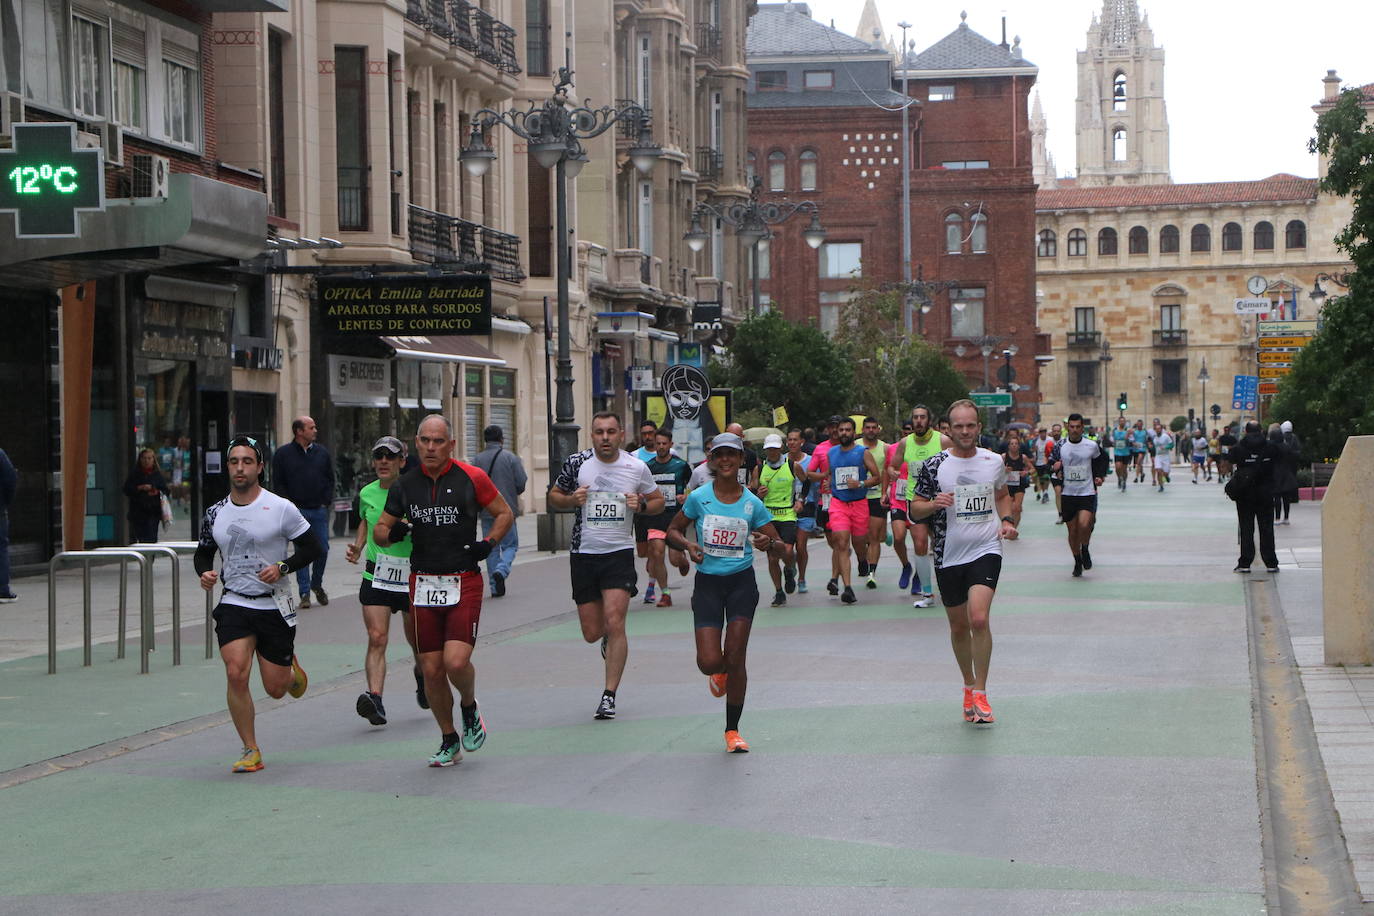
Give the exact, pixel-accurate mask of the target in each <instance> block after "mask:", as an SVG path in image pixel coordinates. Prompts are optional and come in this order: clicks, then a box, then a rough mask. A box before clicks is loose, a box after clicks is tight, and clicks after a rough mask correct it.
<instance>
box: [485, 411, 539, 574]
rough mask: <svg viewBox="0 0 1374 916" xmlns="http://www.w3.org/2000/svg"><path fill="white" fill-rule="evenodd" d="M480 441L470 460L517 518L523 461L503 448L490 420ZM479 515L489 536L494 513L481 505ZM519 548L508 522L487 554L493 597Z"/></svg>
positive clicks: (498, 430) (501, 436) (522, 489)
mask: <svg viewBox="0 0 1374 916" xmlns="http://www.w3.org/2000/svg"><path fill="white" fill-rule="evenodd" d="M482 441H483V443H485V446H486V447H485V448H483V449H482V451H480V452H478V453H477V455H476V457H474V458H473V459H472V463H473V465H474V466H476V467H477V468H479V469H481V470H483V471H486V472H487V476H488V477H490V478H491V482H492V483H493V484H495V485H496V490H497V492H498V493H500V494H501V498H502V499H504V500H505V501H506V505H507V506H509V507H510V509H511V512H513V513H514V514H515V516H516V517H517V518H518V517H519V516H520V494H521V493H524V492H525V484H526V483H528V482H529V475H527V474H526V473H525V465H524V464H523V463H522V462H521V461H520V456H519V455H517V454H515V453H514V452H508V451H506V448H505V436H504V434H503V432H502V430H501V427H499V426H496V425H494V424H493V425H492V426H488V427H487V428H486V429H484V430H482ZM481 518H482V537H484V538H489V537H490V536H491V529H492V526H493V525H495V524H496V517H495V516H494V515H492V514H491V513H490V512H488V511H487V510H485V509H483V510H482V516H481ZM519 549H520V536H519V535H518V534H517V533H516V530H515V524H514V522H512V523H511V526H510V530H509V531H507V532H506V536H505V537H503V538H502V539H501V542H500V543H499V544H497V545H496V546H495V548H494V549H493V550H492V552H491V556H489V557H487V578H489V579H490V580H491V596H492V597H493V598H500V597H501V596H503V595H504V594H505V593H506V580H507V579H509V578H510V570H511V565H512V564H514V563H515V552H516V551H517V550H519Z"/></svg>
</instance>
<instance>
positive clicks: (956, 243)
mask: <svg viewBox="0 0 1374 916" xmlns="http://www.w3.org/2000/svg"><path fill="white" fill-rule="evenodd" d="M963 250H964V218H963V216H961V215H959V214H958V213H951V214H949V215H948V216H946V217H945V253H946V254H959V253H960V252H962V251H963Z"/></svg>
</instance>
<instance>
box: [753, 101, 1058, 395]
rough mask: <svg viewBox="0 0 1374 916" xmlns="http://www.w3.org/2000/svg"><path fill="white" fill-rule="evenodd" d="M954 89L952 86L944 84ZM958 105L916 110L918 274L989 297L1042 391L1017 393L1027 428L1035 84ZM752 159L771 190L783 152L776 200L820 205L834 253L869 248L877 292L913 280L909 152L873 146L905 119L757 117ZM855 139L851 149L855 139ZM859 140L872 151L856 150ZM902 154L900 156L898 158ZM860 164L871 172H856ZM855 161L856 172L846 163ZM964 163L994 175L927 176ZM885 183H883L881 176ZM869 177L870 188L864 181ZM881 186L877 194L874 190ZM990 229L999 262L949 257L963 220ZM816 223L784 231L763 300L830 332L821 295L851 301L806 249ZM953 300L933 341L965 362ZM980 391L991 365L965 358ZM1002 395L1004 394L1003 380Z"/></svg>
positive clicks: (994, 315)
mask: <svg viewBox="0 0 1374 916" xmlns="http://www.w3.org/2000/svg"><path fill="white" fill-rule="evenodd" d="M939 82H940V84H941V85H947V84H948V81H939ZM953 82H954V83H955V85H956V89H955V98H954V100H953V101H949V102H937V103H933V104H926V105H923V106H921V107H915V108H913V109H912V110H911V114H912V116H913V130H914V129H915V125H916V124H917V123H919V124H920V127H921V129H920V136H921V139H922V147H923V150H922V151H921V153H920V154H919V156H920V158H916V159H915V160H914V161H915V162H916V163H917V165H918V168H916V169H915V170H914V171H913V173H912V180H911V230H912V231H911V237H912V272H913V274H915V272H916V269H917V267H918V266H919V267H921V268H922V269H923V271H924V276H925V278H926V279H931V280H958V281H959V282H960V283H961V284H963V285H967V286H983V287H985V288H986V290H987V299H986V303H987V304H986V307H985V311H984V331H985V333H987V334H992V335H996V336H998V337H1002V338H1005V339H1006V340H1007V341H1008V342H1013V341H1014V342H1015V343H1016V344H1017V345H1018V346H1019V348H1020V352H1019V353H1018V354H1017V356H1015V357H1014V358H1013V360H1012V365H1013V367H1014V368H1015V369H1016V373H1017V378H1016V380H1017V382H1018V383H1019V384H1029V385H1031V386H1032V390H1030V391H1022V392H1018V393H1017V398H1016V400H1017V404H1018V408H1019V409H1018V410H1017V417H1018V418H1019V419H1027V418H1029V417H1031V416H1033V415H1034V413H1035V408H1034V407H1031V406H1027V405H1030V404H1034V403H1036V402H1038V401H1039V386H1038V379H1037V378H1036V370H1037V366H1036V363H1035V361H1034V354H1035V352H1036V327H1035V249H1034V235H1035V185H1034V183H1033V182H1032V180H1031V172H1030V133H1029V129H1028V125H1027V123H1026V111H1027V95H1028V93H1029V91H1030V87H1031V84H1032V82H1033V81H1032V80H1029V79H1026V78H1017V79H1016V80H1015V83H1016V85H1015V87H1014V89H1013V85H1012V83H1013V80H1012V79H1011V78H1006V79H1000V80H964V81H953ZM973 83H991V84H997V85H996V89H997V94H989V93H986V92H985V93H981V94H976V93H975V92H974V90H973V88H972V86H971V85H970V84H973ZM910 92H911V95H912V96H914V97H916V98H919V99H924V98H925V96H926V87H925V85H924V84H923V83H920V82H913V83H912V84H911V87H910ZM748 123H749V136H750V138H751V142H750V148H751V149H753V150H754V152H755V153H756V155H757V160H756V162H757V169H758V172H759V174H760V175H761V176H763V177H764V179H765V181H767V175H768V172H767V168H768V166H767V157H768V153H769V152H770V151H772V150H774V149H778V150H782V151H783V152H784V153H786V155H787V166H788V175H787V187H788V188H789V191H788V192H786V193H768V192H765V195H764V196H765V199H768V200H774V201H777V202H780V203H781V202H783V201H792V202H795V201H798V200H802V199H808V200H814V201H815V202H816V203H817V204H819V205H820V208H821V222H822V223H823V225H824V226H825V228H826V230H827V233H828V234H827V236H826V241H828V242H846V241H858V242H862V243H863V245H864V249H863V256H864V265H863V271H864V276H865V278H866V280H870V281H874V280H876V281H877V282H890V281H899V280H901V278H902V259H901V239H902V219H901V199H902V198H901V195H902V187H901V173H900V171H899V170H898V169H897V168H895V167H893V166H892V156H893V155H894V154H900V149H901V147H900V141H898V140H895V139H892V140H888V141H877V140H875V141H868V140H867V137H868V135H869V134H870V133H871V134H873V135H874V137H875V138H876V137H878V136H879V135H881V134H886V135H887V136H888V137H889V138H894V137H895V136H899V135H900V134H899V132H900V126H901V115H900V113H898V112H887V111H883V110H880V109H876V108H862V109H848V108H841V109H836V108H824V109H815V108H812V109H805V108H802V109H751V110H750V111H749V113H748ZM846 134H848V135H849V137H850V138H851V139H850V140H847V141H846V140H844V139H843V137H844V136H845V135H846ZM855 135H861V136H862V137H863V138H864V139H862V140H860V141H858V142H856V141H855V140H854V139H853V138H854V137H855ZM875 142H877V143H879V145H880V147H881V150H880V152H879V154H878V155H877V156H873V158H875V159H878V160H881V159H882V158H887V160H888V161H887V164H886V166H884V165H882V164H880V162H878V163H875V164H874V165H873V166H869V165H868V164H867V162H868V159H869V158H870V155H871V151H872V149H873V144H874V143H875ZM889 144H891V145H892V146H893V147H894V153H887V152H886V148H887V146H888V145H889ZM864 145H867V146H868V147H869V149H870V153H862V152H857V151H856V152H855V153H851V152H850V149H851V147H856V146H857V147H860V148H861V147H862V146H864ZM803 149H813V150H815V151H816V152H817V153H818V154H819V157H820V165H819V175H818V181H817V188H816V190H815V191H808V192H801V191H798V190H796V189H797V188H798V187H799V177H798V159H797V157H798V155H799V154H800V153H801V151H802V150H803ZM856 158H861V159H862V160H863V163H862V165H860V166H856V165H855V164H854V162H855V160H856ZM845 159H849V160H850V165H847V166H846V165H845V164H844V160H845ZM951 159H959V160H967V159H986V160H988V161H989V162H990V164H991V165H992V168H989V169H977V170H965V171H953V170H945V169H942V168H934V169H932V168H920V167H919V165H920V163H921V162H922V161H924V162H926V163H930V162H936V163H938V162H941V161H945V160H951ZM875 168H876V169H877V170H878V171H879V172H880V173H881V174H880V175H879V176H877V177H874V176H873V174H872V173H873V170H874V169H875ZM864 170H867V171H868V172H869V175H868V176H863V175H862V174H861V172H862V171H864ZM870 181H872V182H873V184H874V187H873V188H871V189H870V188H869V187H868V184H869V182H870ZM980 203H981V204H982V212H983V213H984V214H985V215H986V216H987V218H988V227H989V232H988V252H987V253H986V254H976V255H975V254H972V253H969V252H968V246H967V245H966V246H965V252H964V253H961V254H957V255H956V254H946V253H945V250H944V248H945V245H944V218H945V215H946V214H947V213H949V212H951V211H953V210H957V211H959V212H961V213H963V214H964V215H965V217H966V218H967V217H968V216H970V215H971V214H972V213H973V212H974V211H975V210H977V209H978V206H979V204H980ZM806 225H807V219H806V218H805V216H804V215H797V216H794V217H793V218H792V219H790V220H789V221H788V222H786V223H784V224H782V225H781V226H779V227H775V228H774V230H773V231H774V236H775V237H774V239H773V241H772V243H771V246H770V253H769V260H770V267H771V277H770V279H769V280H765V281H763V283H762V284H761V285H762V290H763V292H764V293H766V294H768V295H769V296H770V297H771V300H772V302H773V305H774V308H776V309H779V310H781V311H782V312H783V314H784V315H785V316H786V317H787V318H788V320H789V321H794V322H803V321H810V322H817V321H818V320H819V314H820V309H819V294H820V292H822V291H823V290H844V289H847V288H848V287H849V285H850V283H849V281H848V280H833V279H825V280H822V279H820V277H819V264H818V256H817V253H816V252H815V251H813V250H812V249H811V248H810V247H808V246H807V244H806V243H805V241H804V240H803V239H802V237H801V231H802V230H803V229H804V228H806ZM949 324H950V321H949V297H948V295H947V294H943V293H942V294H939V295H937V296H936V297H935V304H934V308H933V309H932V310H931V312H930V313H929V314H928V315H926V316H925V319H924V325H925V333H926V337H927V339H929V340H930V341H931V342H932V343H936V344H939V345H941V346H943V347H944V348H945V351H946V352H947V353H949V354H950V356H951V357H952V358H953V357H954V354H953V347H954V346H955V345H956V344H958V343H959V341H958V340H956V339H953V338H951V337H949ZM955 361H956V364H958V365H959V366H960V368H961V369H963V370H964V371H965V373H966V375H967V376H968V377H969V380H970V382H971V383H972V385H975V386H976V385H978V384H981V383H982V380H983V358H982V354H981V353H979V352H978V351H976V350H974V352H973V353H972V354H970V355H967V356H965V357H964V358H962V359H957V358H956V360H955ZM1000 364H1001V356H1000V351H999V354H998V356H997V357H996V359H995V360H994V362H993V370H994V372H995V370H996V368H997V366H998V365H1000ZM993 383H994V384H996V379H995V376H994V379H993Z"/></svg>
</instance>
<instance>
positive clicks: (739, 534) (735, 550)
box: [701, 515, 749, 557]
mask: <svg viewBox="0 0 1374 916" xmlns="http://www.w3.org/2000/svg"><path fill="white" fill-rule="evenodd" d="M748 537H749V525H748V523H747V522H745V520H744V519H742V518H735V517H734V516H732V515H708V516H706V517H705V518H704V519H702V523H701V549H702V552H703V553H705V554H706V555H707V556H712V557H742V556H744V545H745V543H746V539H747V538H748Z"/></svg>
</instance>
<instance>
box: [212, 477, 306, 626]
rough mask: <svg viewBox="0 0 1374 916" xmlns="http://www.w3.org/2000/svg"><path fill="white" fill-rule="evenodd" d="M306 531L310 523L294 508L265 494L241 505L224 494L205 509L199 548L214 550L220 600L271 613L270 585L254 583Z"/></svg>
mask: <svg viewBox="0 0 1374 916" xmlns="http://www.w3.org/2000/svg"><path fill="white" fill-rule="evenodd" d="M309 530H310V523H309V522H307V521H306V520H305V518H304V517H303V516H302V515H301V512H300V510H299V509H297V508H296V507H295V506H294V505H292V504H291V503H290V502H289V501H288V500H285V499H282V498H281V497H280V496H278V495H277V494H275V493H273V492H271V491H270V490H263V491H262V492H260V493H259V494H258V498H257V499H255V500H253V501H252V502H251V503H249V504H248V505H246V506H239V505H236V504H235V503H234V501H233V500H231V499H230V498H229V497H227V496H226V497H225V498H224V499H221V500H220V501H219V502H217V503H215V504H214V505H213V506H211V507H210V508H209V509H206V510H205V519H204V521H202V522H201V526H200V545H201V546H202V547H212V548H216V549H218V550H219V554H220V560H221V566H220V573H219V581H220V584H221V585H223V586H224V594H223V595H222V596H221V597H220V601H221V602H222V603H224V604H236V605H238V606H239V607H249V608H255V609H257V610H263V611H275V610H276V609H277V605H276V602H274V601H273V600H272V586H270V585H268V584H267V583H266V582H264V581H262V580H261V579H259V578H258V573H260V572H262V570H263V567H266V566H271V565H272V564H273V563H279V562H281V561H282V560H285V559H286V551H287V544H288V543H289V542H290V541H291V540H292V539H294V538H298V537H300V536H301V535H302V534H305V533H306V532H307V531H309ZM286 579H287V577H286V576H283V577H282V581H284V580H286ZM291 587H292V588H294V583H292V586H291Z"/></svg>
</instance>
